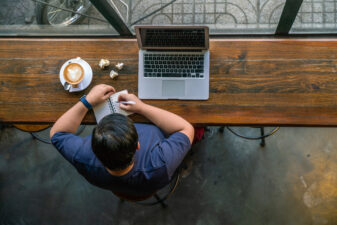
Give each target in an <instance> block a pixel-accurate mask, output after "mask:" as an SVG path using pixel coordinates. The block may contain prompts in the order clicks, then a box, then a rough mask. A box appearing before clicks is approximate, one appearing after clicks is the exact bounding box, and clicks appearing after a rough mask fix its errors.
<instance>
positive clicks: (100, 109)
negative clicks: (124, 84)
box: [93, 90, 132, 123]
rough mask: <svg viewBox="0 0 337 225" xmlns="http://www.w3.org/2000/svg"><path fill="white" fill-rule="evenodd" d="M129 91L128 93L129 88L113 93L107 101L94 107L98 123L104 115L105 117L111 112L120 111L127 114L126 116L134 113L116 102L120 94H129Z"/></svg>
mask: <svg viewBox="0 0 337 225" xmlns="http://www.w3.org/2000/svg"><path fill="white" fill-rule="evenodd" d="M127 93H128V91H127V90H123V91H120V92H117V93H115V94H113V95H111V96H110V97H109V98H108V99H107V100H106V101H105V102H103V103H101V104H99V105H97V106H95V107H94V108H93V110H94V113H95V117H96V121H97V123H99V121H101V119H103V117H105V116H106V115H109V114H113V113H120V114H122V115H125V116H128V115H130V114H132V112H127V111H125V110H123V109H121V108H120V107H119V103H116V102H117V101H118V96H119V95H120V94H127Z"/></svg>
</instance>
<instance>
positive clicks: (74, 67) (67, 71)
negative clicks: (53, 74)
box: [63, 62, 85, 88]
mask: <svg viewBox="0 0 337 225" xmlns="http://www.w3.org/2000/svg"><path fill="white" fill-rule="evenodd" d="M84 75H85V72H84V69H83V67H82V65H81V64H79V63H77V62H70V63H69V64H68V65H67V66H66V67H65V68H64V70H63V78H64V80H65V81H66V82H67V83H69V84H71V86H73V87H74V88H77V87H78V84H79V83H81V82H82V80H83V79H84Z"/></svg>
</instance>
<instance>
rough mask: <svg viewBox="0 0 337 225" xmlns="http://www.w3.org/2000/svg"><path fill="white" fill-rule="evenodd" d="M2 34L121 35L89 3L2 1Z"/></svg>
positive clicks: (69, 0) (72, 0)
mask: <svg viewBox="0 0 337 225" xmlns="http://www.w3.org/2000/svg"><path fill="white" fill-rule="evenodd" d="M53 6H55V7H53ZM66 10H68V11H66ZM72 11H73V12H72ZM74 12H77V13H80V14H82V15H80V14H75V13H74ZM0 35H11V36H17V35H25V36H30V35H34V36H36V35H43V36H46V35H48V36H50V35H53V36H55V35H62V36H65V35H71V36H73V35H118V33H117V32H116V31H115V29H114V28H113V27H112V26H111V25H110V24H109V23H108V22H107V21H106V19H104V17H103V16H102V15H101V14H100V13H99V12H98V11H97V10H96V8H95V7H94V6H93V5H92V4H91V3H90V1H89V0H1V1H0Z"/></svg>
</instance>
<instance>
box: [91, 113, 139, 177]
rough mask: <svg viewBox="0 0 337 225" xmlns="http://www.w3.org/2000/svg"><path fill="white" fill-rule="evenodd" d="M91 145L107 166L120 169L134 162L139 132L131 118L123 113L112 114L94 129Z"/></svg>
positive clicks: (115, 169) (116, 169) (114, 169)
mask: <svg viewBox="0 0 337 225" xmlns="http://www.w3.org/2000/svg"><path fill="white" fill-rule="evenodd" d="M91 145H92V149H93V151H94V153H95V155H96V156H97V158H98V159H99V160H100V161H101V162H102V163H103V165H104V166H105V167H106V168H108V169H110V170H113V171H119V170H123V169H126V168H127V167H128V166H130V165H131V164H132V162H133V156H134V154H135V152H136V149H137V145H138V134H137V131H136V128H135V126H134V125H133V122H132V120H131V119H129V118H128V117H126V116H123V115H121V114H110V115H107V116H106V117H104V118H103V119H102V120H101V121H100V122H99V124H98V125H97V127H96V128H95V129H94V130H93V132H92V143H91Z"/></svg>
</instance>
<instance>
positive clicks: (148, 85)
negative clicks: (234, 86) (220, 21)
mask: <svg viewBox="0 0 337 225" xmlns="http://www.w3.org/2000/svg"><path fill="white" fill-rule="evenodd" d="M135 30H136V35H137V41H138V45H139V48H140V51H139V70H138V71H139V72H138V97H139V98H141V99H189V100H206V99H208V97H209V36H208V27H205V26H136V27H135Z"/></svg>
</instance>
